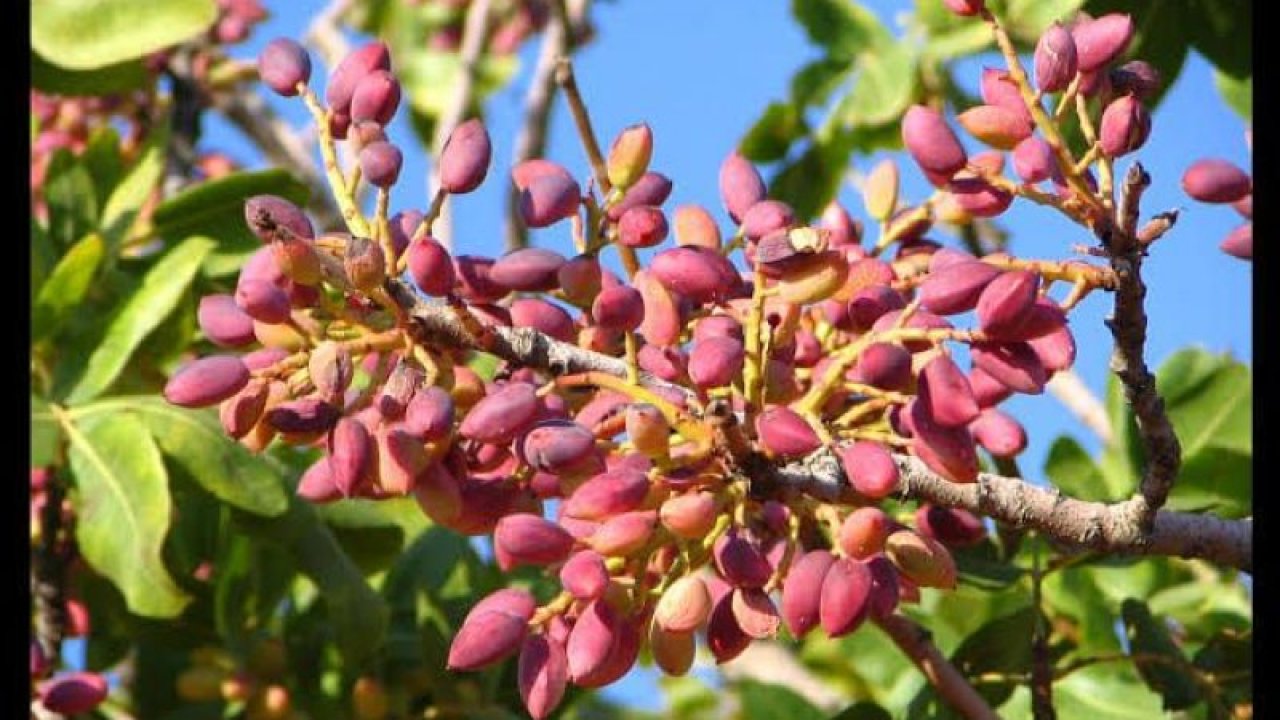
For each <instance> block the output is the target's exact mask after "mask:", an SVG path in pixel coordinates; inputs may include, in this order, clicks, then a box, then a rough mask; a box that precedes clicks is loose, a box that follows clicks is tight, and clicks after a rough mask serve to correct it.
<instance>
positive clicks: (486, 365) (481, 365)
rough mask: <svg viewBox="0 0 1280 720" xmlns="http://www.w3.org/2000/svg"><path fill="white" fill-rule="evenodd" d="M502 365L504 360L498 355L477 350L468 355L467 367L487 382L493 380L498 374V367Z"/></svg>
mask: <svg viewBox="0 0 1280 720" xmlns="http://www.w3.org/2000/svg"><path fill="white" fill-rule="evenodd" d="M501 365H502V358H500V357H498V356H497V355H490V354H489V353H487V352H480V351H478V350H476V351H472V352H471V353H469V354H468V355H467V367H469V368H471V369H472V370H474V371H475V373H476V374H477V375H479V376H480V378H481V379H482V380H484V381H485V382H489V381H491V380H493V378H494V376H495V375H497V373H498V367H499V366H501Z"/></svg>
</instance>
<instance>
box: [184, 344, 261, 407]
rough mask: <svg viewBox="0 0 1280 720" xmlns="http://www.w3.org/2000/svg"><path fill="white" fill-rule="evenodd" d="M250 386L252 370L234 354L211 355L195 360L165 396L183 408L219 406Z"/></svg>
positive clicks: (186, 367)
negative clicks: (250, 372)
mask: <svg viewBox="0 0 1280 720" xmlns="http://www.w3.org/2000/svg"><path fill="white" fill-rule="evenodd" d="M248 383H249V368H247V367H245V366H244V363H243V362H241V361H240V358H238V357H236V356H234V355H211V356H209V357H203V358H200V359H199V360H195V361H192V362H191V363H189V364H188V365H186V366H185V367H183V368H182V369H181V370H179V371H178V372H177V374H175V375H174V376H173V377H171V378H169V382H168V383H167V384H166V385H165V386H164V397H165V399H166V400H168V401H169V402H170V403H173V404H174V405H179V406H182V407H190V408H198V407H208V406H210V405H216V404H218V403H220V402H222V401H223V400H226V399H227V398H229V397H231V396H232V395H235V394H236V393H238V392H240V391H241V390H242V389H244V386H245V385H247V384H248Z"/></svg>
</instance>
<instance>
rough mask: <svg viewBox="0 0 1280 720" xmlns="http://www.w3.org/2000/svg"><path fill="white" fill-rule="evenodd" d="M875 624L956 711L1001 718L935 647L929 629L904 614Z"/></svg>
mask: <svg viewBox="0 0 1280 720" xmlns="http://www.w3.org/2000/svg"><path fill="white" fill-rule="evenodd" d="M875 623H876V625H878V626H879V627H880V629H881V630H883V631H884V632H885V634H886V635H888V636H889V638H890V639H891V640H893V642H894V644H895V645H897V646H898V649H900V650H902V652H903V653H904V654H905V655H906V656H907V657H909V658H911V661H912V662H913V663H915V664H916V667H918V668H920V672H922V673H924V676H925V677H926V678H928V680H929V683H930V684H931V685H933V686H934V688H936V689H937V691H938V695H939V696H941V697H942V699H943V700H945V701H946V702H947V704H948V705H950V706H951V707H952V708H953V709H955V711H956V712H958V713H960V714H961V715H963V716H965V717H966V718H969V720H998V719H999V716H998V715H996V713H995V711H994V710H992V709H991V706H990V705H988V704H987V701H986V700H985V699H983V697H982V696H981V695H979V694H978V691H977V690H974V689H973V686H972V685H970V684H969V681H968V680H966V679H965V677H964V675H962V674H960V671H959V670H958V669H956V666H955V665H952V664H951V661H950V660H948V659H947V658H946V656H944V655H943V654H942V651H940V650H938V646H936V645H934V644H933V641H932V640H931V639H930V633H929V631H928V630H926V629H925V628H924V627H922V626H921V625H918V624H917V623H915V622H913V621H912V620H910V619H908V618H905V617H903V616H901V615H890V616H888V617H885V618H881V619H876V621H875Z"/></svg>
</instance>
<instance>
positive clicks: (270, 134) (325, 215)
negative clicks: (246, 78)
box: [214, 92, 343, 228]
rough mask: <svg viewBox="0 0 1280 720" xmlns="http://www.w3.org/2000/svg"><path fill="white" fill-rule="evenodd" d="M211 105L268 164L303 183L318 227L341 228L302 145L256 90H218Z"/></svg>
mask: <svg viewBox="0 0 1280 720" xmlns="http://www.w3.org/2000/svg"><path fill="white" fill-rule="evenodd" d="M214 106H215V107H216V108H217V109H218V110H219V111H221V112H222V114H223V115H225V116H226V118H227V119H228V120H230V121H231V123H232V124H233V125H235V126H236V127H237V128H239V129H240V131H241V132H243V133H244V134H245V135H246V136H248V137H249V139H250V140H252V141H253V142H254V144H256V145H257V146H258V147H259V148H260V149H261V150H262V152H263V154H264V155H266V156H267V159H268V160H270V161H271V164H272V165H275V166H277V167H283V168H287V169H288V170H289V172H290V173H292V174H293V176H294V177H296V178H297V179H299V180H301V181H302V182H303V183H304V184H305V185H306V186H307V193H308V196H309V200H308V202H307V209H308V210H310V211H311V212H312V213H313V214H315V216H316V219H317V220H318V221H319V222H320V225H321V227H324V228H337V227H342V225H343V220H342V213H341V212H340V211H339V210H338V206H337V205H335V204H334V202H333V197H332V196H331V194H330V190H329V185H328V184H327V183H326V182H325V180H324V177H323V176H322V175H321V174H320V173H319V172H317V171H316V166H315V162H314V160H312V157H311V153H310V151H309V150H308V148H307V146H306V144H305V143H304V142H303V140H302V139H301V138H300V137H299V136H298V134H297V133H296V132H294V130H293V128H291V127H289V124H288V123H286V122H285V121H284V119H283V118H281V117H280V116H279V115H277V114H276V112H275V110H272V109H271V106H270V105H268V104H267V103H266V101H265V100H263V99H262V96H260V95H258V94H257V93H243V92H230V93H219V94H218V96H217V97H216V99H215V100H214Z"/></svg>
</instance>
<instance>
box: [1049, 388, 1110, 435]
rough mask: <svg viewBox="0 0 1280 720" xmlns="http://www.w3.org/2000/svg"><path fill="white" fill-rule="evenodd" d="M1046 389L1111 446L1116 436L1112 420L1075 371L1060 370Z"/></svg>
mask: <svg viewBox="0 0 1280 720" xmlns="http://www.w3.org/2000/svg"><path fill="white" fill-rule="evenodd" d="M1045 387H1047V388H1048V390H1049V392H1050V394H1052V395H1053V396H1054V397H1055V398H1057V399H1058V401H1059V402H1061V403H1062V404H1063V405H1065V406H1066V408H1067V409H1068V410H1070V411H1071V413H1072V414H1073V415H1075V416H1076V419H1078V420H1079V421H1080V422H1081V424H1083V425H1084V426H1085V427H1087V428H1089V429H1090V430H1092V431H1093V434H1094V435H1097V436H1098V439H1099V440H1101V441H1102V442H1103V443H1104V444H1107V445H1110V444H1111V442H1112V440H1113V439H1114V436H1113V435H1112V430H1111V420H1110V419H1108V418H1107V409H1106V408H1105V407H1103V405H1102V402H1101V401H1100V400H1098V396H1097V395H1094V394H1093V391H1092V390H1090V389H1089V386H1088V385H1085V384H1084V381H1083V380H1081V379H1080V376H1079V375H1078V374H1076V372H1075V371H1074V370H1070V369H1068V370H1059V371H1058V372H1056V373H1054V374H1053V377H1052V378H1050V379H1049V382H1048V384H1047V385H1046V386H1045Z"/></svg>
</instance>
